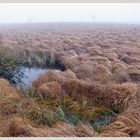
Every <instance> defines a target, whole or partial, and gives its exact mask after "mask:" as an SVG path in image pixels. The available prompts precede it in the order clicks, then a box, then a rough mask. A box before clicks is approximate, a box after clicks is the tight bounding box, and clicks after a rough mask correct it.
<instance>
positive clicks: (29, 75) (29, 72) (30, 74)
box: [18, 67, 45, 87]
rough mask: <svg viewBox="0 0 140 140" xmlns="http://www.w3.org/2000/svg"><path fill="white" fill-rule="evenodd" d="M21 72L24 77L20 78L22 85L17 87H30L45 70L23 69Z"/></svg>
mask: <svg viewBox="0 0 140 140" xmlns="http://www.w3.org/2000/svg"><path fill="white" fill-rule="evenodd" d="M22 71H23V73H24V75H25V76H24V77H23V78H22V82H23V84H21V83H20V84H19V85H18V86H24V87H30V86H31V85H32V82H33V81H34V80H36V79H37V78H38V77H39V76H40V75H41V74H42V73H43V72H44V71H45V69H41V68H27V67H24V68H23V69H22Z"/></svg>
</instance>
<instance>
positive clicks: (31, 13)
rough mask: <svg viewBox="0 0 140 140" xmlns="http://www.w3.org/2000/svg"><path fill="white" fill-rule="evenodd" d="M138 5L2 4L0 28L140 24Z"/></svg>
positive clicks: (0, 7)
mask: <svg viewBox="0 0 140 140" xmlns="http://www.w3.org/2000/svg"><path fill="white" fill-rule="evenodd" d="M139 13H140V4H139V3H21V4H20V3H2V4H1V5H0V24H9V23H10V24H11V23H15V24H17V23H68V22H70V23H95V24H96V23H119V24H120V23H122V24H140V14H139Z"/></svg>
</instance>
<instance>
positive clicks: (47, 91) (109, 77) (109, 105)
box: [0, 24, 140, 137]
mask: <svg viewBox="0 0 140 140" xmlns="http://www.w3.org/2000/svg"><path fill="white" fill-rule="evenodd" d="M52 29H53V30H52ZM13 30H14V32H13ZM139 33H140V29H139V26H136V25H135V26H133V25H132V26H130V25H126V26H124V25H109V26H108V25H102V26H101V25H92V24H84V26H83V25H79V24H78V25H77V24H73V25H67V24H59V25H58V26H57V25H55V26H54V25H47V26H46V25H44V24H43V25H39V24H37V25H32V26H30V25H27V26H23V25H20V26H18V27H12V26H8V27H6V28H5V27H4V28H2V29H1V34H2V35H3V36H4V40H3V41H4V43H6V44H7V45H8V46H9V47H10V48H11V49H12V51H13V52H14V53H19V54H20V55H21V56H23V58H24V62H23V63H24V64H29V65H33V64H34V63H35V64H36V65H38V66H44V65H46V64H49V65H51V66H55V67H57V68H60V69H62V70H65V71H63V72H62V71H60V70H47V71H46V72H45V73H44V74H42V75H41V76H40V77H39V78H38V79H37V80H36V81H34V82H33V87H32V90H33V91H32V93H30V95H29V96H28V97H24V98H22V97H21V96H20V94H19V93H18V92H17V91H16V90H15V89H14V88H13V87H11V85H9V83H8V82H7V81H5V80H3V79H0V93H1V94H0V127H1V128H0V134H2V135H3V136H99V137H100V136H101V137H103V136H105V137H110V136H113V137H120V136H122V137H127V136H140V131H139V129H140V127H139V126H140V120H139V118H140V114H139V108H140V106H139V97H140V94H139V93H138V91H139V84H138V83H139V82H140V67H139V65H140V57H139V55H140V48H139V44H140V40H138V39H137V38H139ZM29 46H30V47H29ZM31 94H32V96H31ZM85 102H86V103H85ZM106 109H111V111H112V110H113V111H115V113H116V112H117V113H120V114H119V115H118V117H117V118H116V120H115V121H114V122H112V123H111V124H109V125H108V126H105V128H103V129H102V130H101V133H100V134H97V133H95V131H94V130H93V129H92V128H91V127H90V126H87V125H77V126H75V125H70V124H68V120H67V118H66V113H68V114H70V115H71V114H72V115H75V114H76V112H78V114H79V116H78V115H77V117H79V118H80V119H81V118H83V119H86V120H90V121H91V120H94V119H95V118H98V117H100V116H102V115H103V114H104V112H106V111H107V110H106ZM59 113H60V114H59ZM93 113H94V115H93ZM48 114H49V115H48ZM58 114H59V116H57V115H58ZM17 116H20V117H17ZM50 116H51V119H50V118H49V117H50ZM10 118H12V119H10ZM6 121H7V122H8V123H7V125H6V126H5V127H4V128H3V126H4V124H6ZM35 121H36V122H39V123H36V122H35ZM43 123H45V125H44V124H43ZM42 124H43V126H42ZM34 125H35V126H34ZM49 125H50V126H51V127H48V126H49ZM99 131H100V130H99Z"/></svg>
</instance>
